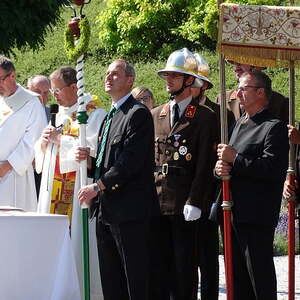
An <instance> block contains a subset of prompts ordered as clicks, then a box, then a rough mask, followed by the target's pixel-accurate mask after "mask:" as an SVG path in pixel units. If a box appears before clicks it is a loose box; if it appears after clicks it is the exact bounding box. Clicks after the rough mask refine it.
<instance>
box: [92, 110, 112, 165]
mask: <svg viewBox="0 0 300 300" xmlns="http://www.w3.org/2000/svg"><path fill="white" fill-rule="evenodd" d="M116 111H117V109H116V108H115V107H114V106H113V107H112V108H111V110H110V111H109V113H108V115H107V118H106V120H105V123H104V129H103V134H102V138H101V144H100V147H99V149H98V156H97V161H96V167H97V168H100V166H101V163H102V160H103V155H104V150H105V146H106V141H107V136H108V132H109V128H110V124H111V120H112V118H113V116H114V114H115V112H116Z"/></svg>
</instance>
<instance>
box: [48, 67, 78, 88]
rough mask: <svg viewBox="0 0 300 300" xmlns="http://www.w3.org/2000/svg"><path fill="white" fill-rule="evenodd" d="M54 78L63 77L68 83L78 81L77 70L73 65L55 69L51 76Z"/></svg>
mask: <svg viewBox="0 0 300 300" xmlns="http://www.w3.org/2000/svg"><path fill="white" fill-rule="evenodd" d="M49 78H50V80H52V79H62V80H63V81H64V83H65V84H66V85H71V84H72V83H77V78H76V70H75V69H74V68H72V67H68V66H64V67H60V68H59V69H57V70H55V71H54V72H53V73H51V75H50V76H49Z"/></svg>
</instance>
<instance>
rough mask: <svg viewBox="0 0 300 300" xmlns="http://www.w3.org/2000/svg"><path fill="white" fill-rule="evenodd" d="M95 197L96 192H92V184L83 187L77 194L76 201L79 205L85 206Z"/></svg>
mask: <svg viewBox="0 0 300 300" xmlns="http://www.w3.org/2000/svg"><path fill="white" fill-rule="evenodd" d="M96 196H97V192H95V191H94V183H93V184H89V185H86V186H83V187H82V188H81V189H80V190H79V192H78V199H79V202H80V205H82V204H83V203H86V204H87V205H90V204H91V200H92V199H93V198H95V197H96Z"/></svg>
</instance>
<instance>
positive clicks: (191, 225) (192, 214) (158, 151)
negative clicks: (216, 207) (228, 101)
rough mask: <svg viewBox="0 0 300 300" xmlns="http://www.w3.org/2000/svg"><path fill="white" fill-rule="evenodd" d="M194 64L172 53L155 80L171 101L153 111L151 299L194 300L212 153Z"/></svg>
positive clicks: (211, 125) (183, 53) (212, 121)
mask: <svg viewBox="0 0 300 300" xmlns="http://www.w3.org/2000/svg"><path fill="white" fill-rule="evenodd" d="M196 71H197V61H196V59H195V57H194V56H193V54H192V53H191V52H190V51H189V50H187V49H186V48H184V49H181V50H178V51H175V52H173V53H172V54H171V55H170V57H169V59H168V62H167V65H166V67H165V68H164V69H163V70H160V71H159V72H158V74H159V75H160V76H161V77H162V78H163V79H165V80H166V89H167V92H168V93H170V94H171V96H172V100H170V101H168V102H167V103H166V104H164V105H161V106H159V107H157V108H154V109H153V110H152V115H153V119H154V127H155V164H156V169H155V171H156V173H155V182H156V188H157V192H158V196H159V200H160V211H161V217H160V218H159V220H158V223H159V226H158V228H159V231H158V232H157V238H158V242H157V248H158V250H159V251H160V254H161V258H162V269H158V270H157V277H156V278H157V279H159V280H160V287H161V290H160V294H159V295H154V296H152V299H156V300H159V299H170V297H171V299H174V300H191V299H197V287H198V282H197V266H198V264H197V258H196V244H197V238H198V234H197V228H198V226H197V222H195V220H198V219H199V218H200V216H201V213H203V214H206V213H207V212H208V211H209V208H210V205H211V201H212V199H211V198H210V197H209V195H210V192H211V188H212V180H213V178H212V169H213V166H214V162H215V158H216V152H215V145H216V116H215V113H214V112H213V111H212V110H211V109H209V108H208V107H205V106H203V105H199V104H198V102H197V101H196V100H195V99H194V100H193V99H192V94H191V87H192V86H199V85H201V84H203V82H202V81H201V80H199V79H197V76H196Z"/></svg>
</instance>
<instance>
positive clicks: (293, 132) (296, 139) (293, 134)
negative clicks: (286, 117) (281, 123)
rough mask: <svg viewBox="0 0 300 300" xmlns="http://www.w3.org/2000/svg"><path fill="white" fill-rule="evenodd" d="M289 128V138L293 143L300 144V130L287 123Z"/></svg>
mask: <svg viewBox="0 0 300 300" xmlns="http://www.w3.org/2000/svg"><path fill="white" fill-rule="evenodd" d="M287 127H288V129H289V139H290V141H291V143H293V144H300V132H299V130H297V129H296V128H295V127H294V126H292V125H287Z"/></svg>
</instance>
